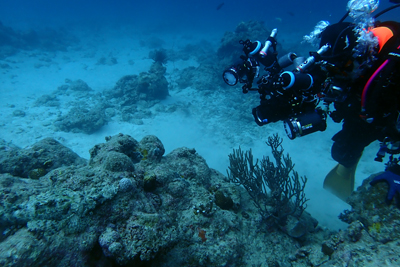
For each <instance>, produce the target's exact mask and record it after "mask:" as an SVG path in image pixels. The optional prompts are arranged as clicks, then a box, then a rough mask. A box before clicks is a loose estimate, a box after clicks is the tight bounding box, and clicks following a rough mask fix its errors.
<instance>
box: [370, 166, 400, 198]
mask: <svg viewBox="0 0 400 267" xmlns="http://www.w3.org/2000/svg"><path fill="white" fill-rule="evenodd" d="M380 182H386V183H387V184H388V186H389V192H388V194H387V197H386V202H387V203H388V204H389V203H390V202H391V201H392V199H393V197H394V195H395V194H396V192H397V193H400V175H397V174H395V173H393V172H391V171H385V172H384V173H382V174H379V175H378V176H376V177H375V178H374V179H373V180H372V181H371V182H370V183H369V184H370V185H372V186H374V185H376V184H377V183H380Z"/></svg>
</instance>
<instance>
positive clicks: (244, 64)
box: [222, 58, 259, 86]
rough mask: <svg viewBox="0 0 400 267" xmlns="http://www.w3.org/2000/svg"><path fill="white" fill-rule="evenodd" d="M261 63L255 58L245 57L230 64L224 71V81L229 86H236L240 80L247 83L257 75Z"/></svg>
mask: <svg viewBox="0 0 400 267" xmlns="http://www.w3.org/2000/svg"><path fill="white" fill-rule="evenodd" d="M258 70H259V64H258V62H257V61H256V60H254V59H253V58H248V59H246V60H245V59H243V61H240V62H237V63H236V64H234V65H232V66H230V67H229V68H227V69H226V70H225V71H224V72H223V73H222V78H223V79H224V82H225V83H226V84H227V85H229V86H235V85H236V84H237V83H238V82H240V83H246V82H247V81H248V80H249V79H252V77H255V76H257V74H258Z"/></svg>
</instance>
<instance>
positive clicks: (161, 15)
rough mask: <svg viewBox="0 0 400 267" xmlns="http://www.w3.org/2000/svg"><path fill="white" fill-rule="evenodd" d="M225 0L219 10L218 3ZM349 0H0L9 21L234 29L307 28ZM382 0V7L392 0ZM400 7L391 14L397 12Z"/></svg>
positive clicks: (336, 13) (336, 15) (338, 12)
mask: <svg viewBox="0 0 400 267" xmlns="http://www.w3.org/2000/svg"><path fill="white" fill-rule="evenodd" d="M221 3H224V5H223V6H222V7H221V8H220V9H219V10H217V7H218V6H219V5H220V4H221ZM346 4H347V1H346V0H330V1H319V2H317V1H315V0H303V1H294V0H284V1H259V0H247V1H238V0H237V1H228V0H225V1H223V0H206V1H194V0H186V1H183V0H174V1H168V0H167V1H163V0H149V1H127V0H114V1H108V0H96V1H89V0H84V1H79V0H68V1H67V0H59V1H51V0H36V1H30V0H14V1H9V0H1V1H0V21H2V22H3V24H5V25H10V26H13V25H17V26H20V27H26V28H29V26H56V25H57V26H68V25H71V24H78V25H81V26H85V25H91V24H96V25H107V24H110V23H112V24H126V23H129V24H133V25H135V26H137V27H140V28H142V29H144V30H145V29H149V30H156V29H158V30H162V31H174V30H188V31H194V32H196V31H216V30H219V31H223V30H230V29H234V27H235V26H236V25H237V23H239V22H240V21H247V20H261V21H265V23H266V24H267V25H270V27H283V28H285V30H290V29H293V30H296V31H298V30H302V29H304V30H305V31H306V32H307V31H309V29H310V28H312V27H313V25H315V23H316V22H318V21H319V20H322V19H323V20H331V21H332V22H334V21H337V20H339V19H340V18H341V17H342V16H343V14H344V13H345V7H346ZM389 4H390V3H389V2H388V1H382V3H381V5H380V8H381V9H382V8H384V7H387V6H389ZM399 14H400V10H396V11H391V12H390V13H389V14H388V15H387V17H388V18H395V17H396V16H397V17H398V16H399Z"/></svg>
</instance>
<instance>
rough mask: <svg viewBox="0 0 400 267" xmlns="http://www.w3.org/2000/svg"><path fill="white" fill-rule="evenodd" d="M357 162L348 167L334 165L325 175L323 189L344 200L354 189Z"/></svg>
mask: <svg viewBox="0 0 400 267" xmlns="http://www.w3.org/2000/svg"><path fill="white" fill-rule="evenodd" d="M357 164H358V161H357V163H356V164H354V166H352V167H350V168H347V167H345V166H343V165H341V164H338V165H336V166H335V167H334V168H333V169H332V170H331V171H330V172H329V173H328V175H327V176H326V177H325V180H324V189H326V190H328V191H330V192H331V193H332V194H334V195H335V196H337V197H338V198H340V199H341V200H343V201H346V199H347V198H348V197H349V196H350V195H351V193H352V192H353V190H354V181H355V174H356V169H357Z"/></svg>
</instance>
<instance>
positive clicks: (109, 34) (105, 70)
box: [0, 29, 384, 229]
mask: <svg viewBox="0 0 400 267" xmlns="http://www.w3.org/2000/svg"><path fill="white" fill-rule="evenodd" d="M148 37H149V36H143V35H142V34H139V33H135V32H134V31H130V30H124V29H119V30H118V31H115V30H109V31H104V32H101V33H97V34H85V33H82V34H81V35H80V36H79V39H80V43H79V45H76V46H73V47H70V48H69V49H68V51H57V52H43V51H34V50H33V51H20V52H19V53H17V54H16V55H13V56H10V57H8V58H6V59H4V60H0V63H7V64H8V65H9V66H10V68H4V69H0V99H1V102H0V114H1V117H0V138H2V139H4V140H6V141H12V143H13V144H15V145H17V146H19V147H25V146H29V145H32V144H33V143H35V142H37V141H39V140H41V139H42V138H45V137H53V138H55V139H56V140H58V141H59V142H61V143H62V144H63V145H65V146H67V147H69V148H71V149H72V150H73V151H75V152H76V153H78V154H79V155H80V156H81V157H84V158H89V149H90V148H92V147H93V146H94V145H95V144H98V143H102V142H105V140H104V138H105V137H106V136H110V135H115V134H118V133H124V134H128V135H131V136H132V137H134V138H135V139H137V140H140V139H141V138H142V137H143V136H145V135H148V134H152V135H156V136H157V137H158V138H159V139H160V140H161V141H162V142H163V144H164V146H165V149H166V153H168V152H170V151H172V150H173V149H175V148H178V147H182V146H186V147H189V148H195V149H196V151H197V152H198V153H199V154H200V155H201V156H203V157H204V158H205V159H206V161H207V163H208V165H209V166H210V167H212V168H215V169H217V170H219V171H220V172H222V173H223V174H226V169H227V166H228V154H229V153H231V152H232V149H233V148H238V147H239V145H240V146H241V147H242V148H244V149H248V148H251V149H252V150H253V153H254V154H255V156H256V157H262V155H270V154H269V150H268V148H267V146H266V145H265V141H266V140H267V137H268V136H269V135H271V134H273V133H279V134H280V136H282V137H283V138H284V142H283V147H284V149H285V151H286V152H288V153H289V154H290V156H291V157H292V160H293V162H294V163H295V164H296V166H295V169H296V171H298V173H299V174H300V175H305V176H307V178H308V183H307V186H306V195H307V197H308V198H309V199H310V200H309V202H308V208H307V211H308V212H310V213H311V214H312V216H314V217H315V218H316V219H318V221H319V222H320V225H322V226H326V227H328V228H331V229H339V228H343V227H345V224H344V223H342V222H341V221H340V220H339V219H338V218H337V216H338V215H339V213H340V212H341V211H343V210H344V209H347V208H349V206H348V205H347V204H345V203H343V202H342V201H341V200H339V199H338V198H336V197H335V196H332V195H331V194H330V193H328V192H327V191H325V190H324V189H323V188H322V183H323V180H324V177H325V175H326V174H327V173H328V172H329V171H330V170H331V169H332V168H333V167H334V166H335V164H336V163H335V162H334V161H333V160H332V158H331V156H330V147H331V144H332V141H331V137H332V136H333V134H334V133H335V132H337V131H338V130H339V129H340V127H341V125H340V124H335V123H334V122H333V121H332V120H331V119H328V129H327V130H326V131H325V132H323V133H321V132H318V133H314V134H311V135H308V136H306V137H302V138H297V139H295V140H293V141H292V140H289V139H288V138H287V137H286V134H285V132H284V129H283V125H282V123H275V124H271V125H267V126H265V127H262V128H260V127H258V126H257V125H256V124H255V123H254V122H251V116H252V115H251V109H252V108H253V106H249V107H248V113H247V114H243V116H248V117H249V118H250V119H249V123H248V124H247V125H246V127H236V128H235V124H236V121H235V120H238V119H240V118H237V117H230V116H229V115H230V114H229V113H224V110H225V107H226V106H227V105H229V103H227V102H226V101H224V97H225V96H224V94H226V91H221V92H218V91H216V92H215V93H214V94H212V96H211V98H208V99H202V97H204V96H202V95H201V94H198V93H197V92H196V90H195V89H193V88H185V89H177V88H176V87H175V86H174V81H175V79H177V77H176V70H177V69H178V70H181V69H183V68H185V67H188V66H195V67H197V66H198V64H199V63H198V62H196V61H195V60H194V59H190V60H187V61H183V60H179V61H175V62H171V61H168V62H167V65H166V66H167V75H166V77H167V79H168V81H169V82H170V90H169V92H170V96H169V97H168V98H167V99H166V100H163V101H162V104H164V105H166V106H168V105H170V104H172V103H179V102H180V103H189V102H190V103H192V105H196V103H201V104H202V105H203V107H204V108H203V109H197V110H198V111H199V110H200V112H201V110H202V111H203V112H204V113H205V114H208V115H207V117H208V119H207V120H204V119H202V118H204V114H203V116H201V115H202V114H195V113H192V114H191V115H190V116H188V115H185V114H182V112H179V111H178V112H174V113H157V112H154V114H155V116H153V117H152V118H151V119H148V118H147V119H146V118H145V119H143V124H142V125H138V124H133V123H130V122H123V121H121V120H120V119H118V118H117V117H113V119H112V120H111V121H110V122H109V123H108V124H107V125H106V126H104V127H102V128H101V129H100V130H99V131H97V132H95V133H93V134H90V135H88V134H84V133H70V132H62V131H57V130H56V128H55V127H54V125H53V123H54V121H55V120H56V118H57V115H58V114H60V112H61V113H62V114H66V113H67V112H68V109H64V110H57V108H51V107H43V106H40V107H35V106H34V105H33V103H34V102H35V101H36V99H37V98H38V97H40V96H42V95H43V94H49V93H50V92H52V91H54V90H56V89H57V87H58V86H60V85H63V84H64V82H65V79H71V80H76V79H82V80H83V81H85V82H86V83H87V84H88V85H89V86H90V87H91V88H92V89H94V90H95V91H98V92H102V91H103V90H105V89H111V88H112V87H113V86H114V85H115V83H116V82H117V81H118V79H119V78H121V77H122V76H124V75H128V74H139V73H140V72H142V71H147V70H148V69H149V67H150V65H151V63H152V60H151V59H149V57H148V55H149V51H150V50H152V49H150V48H148V47H143V46H141V45H140V42H139V40H141V39H146V38H148ZM156 37H157V38H160V39H162V40H163V41H164V44H163V47H164V48H166V49H172V48H174V47H176V46H179V45H178V44H181V45H183V44H184V43H185V42H197V41H200V40H201V39H202V38H205V39H207V40H208V41H211V42H212V44H214V45H215V46H216V49H217V48H218V45H219V42H220V40H221V37H222V36H221V35H215V36H210V35H204V36H199V35H195V36H189V37H188V36H187V35H183V34H165V35H162V34H158V35H157V36H156ZM299 42H300V40H299ZM194 53H195V51H194ZM88 55H91V56H88ZM110 55H112V57H115V58H116V59H117V60H118V64H115V65H111V66H109V65H97V64H96V63H97V61H98V59H99V58H100V57H102V56H110ZM132 62H133V64H132ZM222 71H223V70H222V69H221V71H220V73H215V75H219V76H220V75H221V73H222ZM215 90H218V87H216V88H215ZM229 92H230V93H231V94H236V95H238V96H239V97H243V98H253V99H255V101H256V100H257V99H258V94H256V93H254V94H250V93H249V94H247V95H243V94H242V92H241V89H240V87H239V86H238V87H236V88H232V90H231V91H229ZM210 99H211V100H212V101H211V100H210ZM208 103H210V105H208ZM255 103H256V102H255ZM17 109H19V110H23V111H24V112H25V113H26V116H25V117H15V116H13V111H14V110H17ZM221 120H225V122H226V123H227V124H229V125H230V126H231V128H230V132H229V135H227V134H226V132H225V131H224V130H223V129H221V130H215V129H218V127H224V124H221V123H220V121H221ZM241 125H243V124H241ZM232 129H234V130H233V131H232ZM378 149H379V144H378V143H374V144H372V145H370V146H369V147H368V148H367V149H366V151H365V152H364V154H363V157H362V159H361V161H360V163H359V166H358V169H357V173H356V186H358V185H360V184H361V182H362V180H363V179H365V178H367V177H368V176H369V175H370V174H372V173H375V172H378V171H383V169H384V164H383V163H377V162H374V160H373V159H374V157H375V154H376V152H377V151H378Z"/></svg>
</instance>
